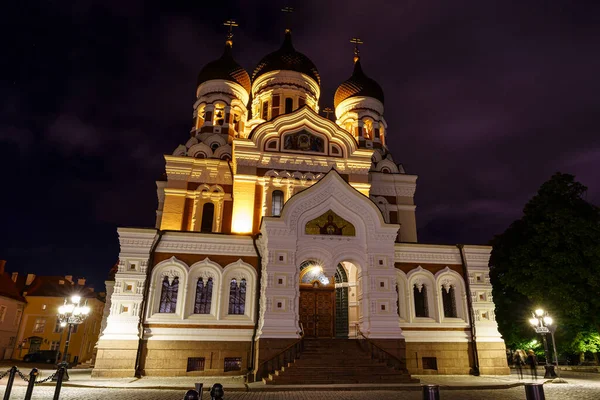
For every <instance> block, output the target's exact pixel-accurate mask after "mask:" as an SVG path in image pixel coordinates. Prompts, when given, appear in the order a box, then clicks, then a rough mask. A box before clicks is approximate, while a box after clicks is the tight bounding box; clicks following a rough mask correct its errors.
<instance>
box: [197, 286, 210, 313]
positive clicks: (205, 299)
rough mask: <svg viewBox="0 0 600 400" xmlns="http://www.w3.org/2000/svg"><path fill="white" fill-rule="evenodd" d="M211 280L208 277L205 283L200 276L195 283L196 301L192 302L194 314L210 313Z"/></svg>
mask: <svg viewBox="0 0 600 400" xmlns="http://www.w3.org/2000/svg"><path fill="white" fill-rule="evenodd" d="M212 288H213V280H212V278H208V280H207V281H206V284H205V283H204V280H203V279H202V278H199V279H198V283H197V284H196V301H195V303H194V314H210V306H211V304H212Z"/></svg>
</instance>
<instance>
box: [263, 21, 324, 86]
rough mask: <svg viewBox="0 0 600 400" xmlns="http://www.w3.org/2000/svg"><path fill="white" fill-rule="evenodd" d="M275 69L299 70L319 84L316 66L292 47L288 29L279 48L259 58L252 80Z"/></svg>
mask: <svg viewBox="0 0 600 400" xmlns="http://www.w3.org/2000/svg"><path fill="white" fill-rule="evenodd" d="M277 70H286V71H296V72H301V73H303V74H306V75H308V76H310V77H311V78H313V79H314V80H315V81H316V82H317V83H318V84H319V85H320V84H321V77H320V76H319V71H318V70H317V67H315V64H313V62H312V61H311V60H310V59H309V58H308V57H306V56H305V55H304V54H302V53H300V52H298V51H296V49H294V46H293V45H292V34H291V33H290V32H289V31H288V32H286V33H285V39H284V41H283V44H282V45H281V48H280V49H279V50H277V51H274V52H273V53H271V54H267V55H266V56H265V57H263V59H262V60H260V62H259V63H258V65H257V66H256V68H255V69H254V72H253V73H252V81H255V80H256V78H258V77H259V76H261V75H262V74H266V73H267V72H271V71H277Z"/></svg>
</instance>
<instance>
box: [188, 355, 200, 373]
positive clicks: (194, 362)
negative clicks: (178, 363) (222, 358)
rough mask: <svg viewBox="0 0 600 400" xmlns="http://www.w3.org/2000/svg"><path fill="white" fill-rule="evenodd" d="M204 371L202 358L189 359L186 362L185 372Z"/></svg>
mask: <svg viewBox="0 0 600 400" xmlns="http://www.w3.org/2000/svg"><path fill="white" fill-rule="evenodd" d="M190 371H204V357H190V358H188V362H187V372H190Z"/></svg>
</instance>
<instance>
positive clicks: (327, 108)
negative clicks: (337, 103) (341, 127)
mask: <svg viewBox="0 0 600 400" xmlns="http://www.w3.org/2000/svg"><path fill="white" fill-rule="evenodd" d="M323 112H324V113H325V118H327V119H329V114H331V113H332V112H333V109H331V107H325V108H324V109H323Z"/></svg>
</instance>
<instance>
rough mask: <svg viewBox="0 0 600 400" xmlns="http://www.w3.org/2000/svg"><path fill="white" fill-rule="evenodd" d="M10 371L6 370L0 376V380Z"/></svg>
mask: <svg viewBox="0 0 600 400" xmlns="http://www.w3.org/2000/svg"><path fill="white" fill-rule="evenodd" d="M11 369H12V368H9V369H7V370H6V372H4V373H3V374H2V375H0V379H2V378H4V377H5V376H6V375H8V374H10V370H11Z"/></svg>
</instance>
